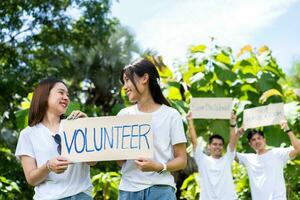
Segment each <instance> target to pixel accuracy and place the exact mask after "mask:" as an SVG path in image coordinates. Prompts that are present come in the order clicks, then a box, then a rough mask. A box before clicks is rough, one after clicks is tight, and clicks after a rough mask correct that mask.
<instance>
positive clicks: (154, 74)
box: [120, 58, 170, 106]
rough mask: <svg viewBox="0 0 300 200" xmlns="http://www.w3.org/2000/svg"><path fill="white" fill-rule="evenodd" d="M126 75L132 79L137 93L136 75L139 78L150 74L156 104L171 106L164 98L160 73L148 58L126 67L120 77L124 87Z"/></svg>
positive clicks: (150, 83) (150, 84)
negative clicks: (160, 84) (160, 83)
mask: <svg viewBox="0 0 300 200" xmlns="http://www.w3.org/2000/svg"><path fill="white" fill-rule="evenodd" d="M124 74H125V75H126V76H127V77H128V78H129V79H130V81H131V82H132V83H133V85H134V87H135V89H136V90H137V91H138V89H137V86H136V83H135V79H134V75H137V76H138V77H142V76H144V74H148V76H149V89H150V93H151V96H152V98H153V100H154V102H155V103H158V104H165V105H167V106H170V103H169V102H168V101H167V99H166V98H165V97H164V95H163V93H162V91H161V88H160V86H159V83H158V82H159V79H160V77H159V74H158V71H157V69H156V67H155V65H154V64H153V63H152V62H151V61H149V60H148V59H146V58H142V59H139V60H138V61H136V62H134V63H132V64H129V65H127V66H125V67H124V69H123V70H122V73H121V76H120V80H121V82H122V84H123V85H124V80H123V76H124Z"/></svg>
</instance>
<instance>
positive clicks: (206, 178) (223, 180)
mask: <svg viewBox="0 0 300 200" xmlns="http://www.w3.org/2000/svg"><path fill="white" fill-rule="evenodd" d="M187 121H188V126H189V133H190V138H191V142H192V145H193V150H194V158H195V161H196V163H197V166H198V170H199V173H200V189H201V191H200V197H199V199H200V200H235V199H237V196H236V192H235V187H234V183H233V178H232V172H231V165H232V162H233V160H234V158H235V146H236V143H237V141H238V138H239V136H240V135H239V132H238V131H237V129H236V116H235V115H234V114H233V113H232V114H231V118H230V141H229V144H228V146H227V148H226V153H225V154H224V155H223V151H224V145H225V142H224V139H223V137H222V136H220V135H218V134H214V135H212V136H210V137H209V141H208V146H207V147H208V151H209V153H210V155H206V154H205V153H204V152H203V150H204V146H203V145H201V144H199V143H198V142H197V134H196V129H195V126H194V122H193V118H192V113H191V112H189V113H188V115H187Z"/></svg>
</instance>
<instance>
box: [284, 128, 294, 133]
mask: <svg viewBox="0 0 300 200" xmlns="http://www.w3.org/2000/svg"><path fill="white" fill-rule="evenodd" d="M291 131H292V130H291V129H290V128H288V129H286V130H284V132H285V133H289V132H291Z"/></svg>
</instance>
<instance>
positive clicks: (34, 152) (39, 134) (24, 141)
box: [15, 123, 92, 200]
mask: <svg viewBox="0 0 300 200" xmlns="http://www.w3.org/2000/svg"><path fill="white" fill-rule="evenodd" d="M15 155H16V156H17V157H18V158H20V156H22V155H26V156H30V157H32V158H34V159H35V160H36V164H37V167H41V166H42V165H43V164H45V163H46V162H47V160H50V159H52V158H54V157H57V156H59V154H58V152H57V144H56V143H55V141H54V138H53V137H52V136H51V133H50V131H49V129H48V128H47V127H45V126H44V125H43V124H42V123H39V124H37V125H35V126H33V127H29V126H28V127H27V128H25V129H24V130H22V132H21V134H20V137H19V140H18V144H17V148H16V153H15ZM34 191H35V194H34V197H33V199H38V200H48V199H49V200H50V199H60V198H64V197H68V196H72V195H75V194H78V193H80V192H85V193H87V194H89V195H91V191H92V184H91V181H90V167H89V165H88V164H86V163H75V164H70V165H69V166H68V169H67V170H66V171H65V172H64V173H62V174H56V173H54V172H50V173H49V175H48V176H47V178H46V179H45V181H43V182H42V183H40V184H39V185H37V186H35V187H34Z"/></svg>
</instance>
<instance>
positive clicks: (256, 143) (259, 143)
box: [249, 133, 266, 152]
mask: <svg viewBox="0 0 300 200" xmlns="http://www.w3.org/2000/svg"><path fill="white" fill-rule="evenodd" d="M249 145H250V146H251V147H252V148H253V149H254V150H255V151H256V152H263V151H264V150H265V148H266V139H265V138H264V137H263V136H262V135H260V134H258V133H256V134H254V135H253V136H252V137H251V139H250V140H249Z"/></svg>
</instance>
